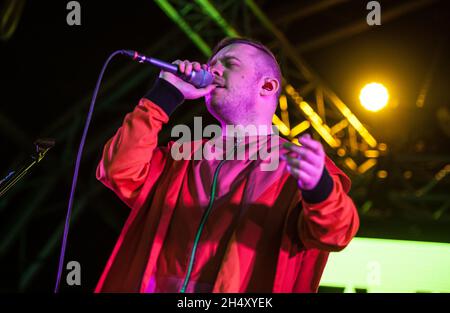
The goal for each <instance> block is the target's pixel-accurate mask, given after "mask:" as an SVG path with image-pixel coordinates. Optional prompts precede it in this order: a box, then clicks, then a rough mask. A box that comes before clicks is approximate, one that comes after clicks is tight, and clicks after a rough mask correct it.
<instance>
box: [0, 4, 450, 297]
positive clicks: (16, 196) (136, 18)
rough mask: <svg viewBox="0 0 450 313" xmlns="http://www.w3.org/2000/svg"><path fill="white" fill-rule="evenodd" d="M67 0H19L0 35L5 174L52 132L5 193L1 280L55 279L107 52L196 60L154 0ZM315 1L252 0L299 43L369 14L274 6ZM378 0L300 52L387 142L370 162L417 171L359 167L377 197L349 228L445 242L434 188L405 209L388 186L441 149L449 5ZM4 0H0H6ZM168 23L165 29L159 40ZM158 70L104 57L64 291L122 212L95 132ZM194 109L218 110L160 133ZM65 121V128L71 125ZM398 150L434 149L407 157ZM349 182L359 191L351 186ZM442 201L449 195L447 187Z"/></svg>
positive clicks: (115, 120)
mask: <svg viewBox="0 0 450 313" xmlns="http://www.w3.org/2000/svg"><path fill="white" fill-rule="evenodd" d="M67 2H68V1H58V2H50V1H39V2H38V1H25V7H24V10H23V12H22V16H21V17H20V20H19V24H18V27H17V29H16V31H15V32H14V34H13V35H12V36H11V38H9V39H8V40H3V41H0V53H1V57H0V86H1V87H0V105H1V111H0V125H1V128H0V130H1V137H0V138H1V141H0V143H1V151H2V153H1V155H0V156H1V159H0V160H1V162H0V177H4V176H5V175H6V174H7V173H8V172H9V171H10V170H13V169H18V168H20V166H21V165H22V164H24V163H26V162H27V161H28V160H29V156H30V155H31V153H32V152H33V150H34V146H33V141H34V140H36V139H37V138H42V137H50V138H54V139H55V140H56V145H55V147H54V148H53V149H51V150H50V151H49V152H48V154H47V156H46V157H45V158H44V160H43V161H42V162H41V163H40V164H39V165H38V166H37V167H35V168H34V169H33V171H32V172H31V173H29V175H27V176H26V177H25V178H24V179H23V180H22V181H21V182H20V183H18V185H17V186H15V187H14V188H13V189H11V190H10V191H9V193H8V194H7V196H5V197H3V198H2V199H1V200H0V227H1V228H0V241H1V246H0V264H1V268H0V291H2V292H5V291H45V292H47V291H48V292H49V291H51V290H53V286H54V282H55V278H56V269H57V262H58V256H59V249H60V240H61V225H62V222H63V220H64V218H65V211H66V208H67V201H68V197H69V192H70V184H71V179H72V175H73V170H74V162H75V157H76V151H77V148H78V144H79V141H80V138H81V133H82V126H83V125H84V120H85V118H86V115H87V112H88V107H89V100H90V97H91V94H92V91H93V89H94V86H95V82H96V80H97V76H98V74H99V72H100V69H101V67H102V65H103V63H104V61H105V60H106V58H107V57H108V55H109V54H110V53H112V52H113V51H115V50H118V49H134V50H138V51H151V52H152V56H155V57H159V58H162V59H166V60H168V61H172V60H174V59H177V58H180V59H192V60H200V61H205V58H204V57H203V56H202V54H201V53H200V52H199V51H198V49H197V48H196V47H195V45H194V44H193V43H191V42H190V41H189V39H188V38H187V37H186V35H185V34H184V33H182V32H181V31H180V30H179V29H178V27H177V26H176V25H175V24H174V23H173V22H172V21H171V20H170V19H169V18H168V17H167V16H166V15H165V14H164V13H163V12H162V11H161V9H160V8H159V7H157V6H156V5H155V4H154V3H153V2H152V1H148V0H147V1H144V0H142V1H141V0H136V1H132V2H125V1H121V2H115V1H104V0H102V1H79V2H80V4H81V16H82V21H81V22H82V24H81V26H68V25H67V23H66V16H67V13H68V10H67V9H66V4H67ZM312 2H313V1H306V0H302V1H257V3H258V4H259V5H260V7H261V8H262V9H263V11H264V12H265V13H266V14H267V15H268V16H269V17H271V19H273V21H274V22H275V23H276V24H277V25H278V26H279V27H280V29H282V31H283V32H284V34H285V35H286V36H287V37H288V38H289V40H291V41H292V42H293V43H295V44H298V45H301V44H302V43H307V42H311V41H313V40H314V39H315V38H318V37H320V36H323V35H324V34H327V33H329V32H332V31H333V30H336V29H339V28H342V27H345V26H346V25H349V24H351V22H354V21H365V18H366V14H367V13H368V11H367V10H366V9H365V4H366V3H367V1H342V4H340V5H337V6H335V7H333V8H330V9H328V10H324V11H322V12H320V13H316V14H315V15H312V16H309V17H304V18H301V19H297V20H293V21H286V20H283V18H284V17H286V16H288V15H289V14H290V13H292V12H293V11H295V10H299V8H302V7H305V6H307V5H310V4H311V3H312ZM379 2H380V3H381V6H382V23H383V24H382V25H381V26H373V27H371V28H370V29H369V30H364V31H361V32H359V33H356V34H354V35H352V36H347V37H345V38H341V39H339V40H336V41H334V42H330V43H328V44H326V45H323V46H318V47H316V48H311V49H309V50H307V51H304V52H303V53H302V56H303V57H304V59H305V60H306V61H307V62H308V64H309V65H310V66H311V67H312V68H313V69H314V70H315V71H316V72H318V74H319V75H320V76H321V77H322V78H323V79H324V80H325V81H326V82H327V83H328V84H329V86H331V88H332V89H333V90H334V91H335V92H336V93H337V94H338V95H339V96H340V97H341V99H343V100H344V101H345V102H346V104H347V105H348V106H349V108H350V109H351V110H352V112H353V113H354V114H355V115H356V116H357V117H358V118H359V119H360V120H361V121H362V122H363V124H364V125H365V126H366V127H368V129H369V131H370V132H371V133H372V134H374V136H375V137H376V138H377V139H378V141H379V142H385V143H387V144H388V146H389V148H390V151H389V154H388V156H386V157H385V158H384V159H382V160H381V161H380V167H379V168H378V169H384V170H387V171H388V172H391V171H392V172H395V171H396V170H399V169H400V168H402V169H404V170H412V171H413V174H414V179H413V180H412V181H411V182H409V183H405V182H399V181H398V180H396V179H394V178H391V176H390V177H389V179H387V180H384V181H378V180H377V178H376V175H375V173H373V174H372V176H370V177H369V178H367V179H366V180H364V179H363V180H361V181H362V182H366V183H361V184H360V185H357V186H355V189H353V190H352V193H353V194H352V195H353V196H354V198H355V202H356V203H357V206H358V208H360V207H361V205H362V204H363V203H364V202H366V201H367V200H368V199H370V200H371V201H372V203H373V209H371V211H370V212H369V213H368V214H367V212H360V214H361V217H362V219H361V221H362V224H361V229H360V232H359V234H358V235H359V236H366V237H377V238H392V239H406V240H422V241H440V242H450V231H449V229H450V228H449V226H450V218H449V216H448V215H449V214H448V205H447V207H445V206H443V207H441V208H443V210H441V211H443V212H441V213H440V215H439V216H438V217H437V218H436V216H437V215H436V214H435V213H436V208H437V207H438V206H441V205H442V201H441V200H442V199H441V198H439V199H437V200H436V202H431V203H428V204H423V203H420V204H417V205H413V204H412V205H411V210H409V208H408V207H401V206H398V205H397V204H396V203H393V202H390V201H389V199H388V197H387V194H388V192H389V191H392V190H395V191H396V192H399V193H401V192H402V191H414V190H417V189H419V188H420V187H421V186H423V185H425V184H427V182H429V181H430V180H432V178H433V176H434V175H435V173H436V171H437V170H439V169H440V168H442V166H443V165H445V164H448V163H449V159H450V158H449V123H448V112H449V95H450V93H449V80H448V76H449V74H450V71H449V69H450V67H449V59H448V55H449V52H450V51H449V42H448V40H447V39H448V29H450V28H449V18H448V17H449V16H448V15H449V13H448V12H450V11H449V10H448V8H447V1H435V2H433V3H430V4H428V5H424V6H423V7H421V8H420V9H417V10H413V11H411V12H407V13H405V14H403V15H401V16H399V17H397V18H394V19H392V20H389V21H388V22H383V14H384V13H383V12H386V11H389V10H390V9H392V8H395V6H396V5H398V4H404V3H406V2H414V1H379ZM0 3H1V4H2V6H4V5H5V3H7V1H3V2H1V1H0ZM2 6H0V7H2ZM0 12H1V11H0ZM251 27H254V29H255V31H254V33H255V34H258V33H259V34H261V35H260V36H255V37H256V38H257V39H260V40H264V39H265V35H264V31H261V30H259V31H258V27H259V28H260V26H259V25H251ZM165 37H166V38H168V39H167V42H165V43H164V44H163V45H161V44H160V46H156V42H160V41H161V38H165ZM433 62H435V68H434V70H433V71H432V72H431V83H430V88H429V90H428V93H427V98H426V102H425V106H424V107H423V108H421V109H419V108H417V106H416V105H415V103H416V100H417V97H418V94H419V90H420V88H421V86H422V85H423V83H424V79H425V76H426V75H427V73H428V72H429V71H430V68H432V65H433ZM123 71H125V72H123ZM156 75H157V71H156V70H155V69H152V68H150V67H146V66H143V65H137V64H133V63H132V62H131V61H129V60H127V59H125V58H124V57H117V58H115V59H114V60H113V61H112V63H111V65H110V66H109V67H108V69H107V72H106V74H105V78H104V84H103V85H102V89H101V92H100V94H99V98H98V101H97V108H96V110H95V111H94V118H93V120H92V124H91V127H90V131H89V135H88V139H87V143H86V148H85V154H84V155H83V162H82V165H81V171H80V176H79V180H78V187H77V193H76V198H75V211H77V210H78V212H79V213H77V214H74V216H73V219H72V223H71V232H70V235H69V242H68V246H67V255H66V261H69V260H76V261H78V262H80V263H81V266H82V281H83V282H82V286H81V287H80V288H78V289H77V288H71V289H70V290H69V288H67V287H66V288H64V289H65V291H73V290H83V291H87V292H89V291H91V290H92V289H93V288H94V286H95V284H96V282H97V280H98V278H99V276H100V274H101V270H102V269H103V267H104V265H105V263H106V260H107V257H108V256H109V254H110V252H111V250H112V248H113V245H114V243H115V240H116V239H117V235H118V233H119V231H120V229H121V227H122V225H123V222H124V220H125V218H126V216H127V213H128V209H127V208H126V207H125V206H124V205H123V204H121V203H120V201H119V199H118V198H116V197H115V196H114V194H113V193H112V192H110V191H109V190H107V189H106V188H104V187H103V186H102V185H101V184H100V183H98V182H97V181H96V180H95V175H94V174H95V167H96V164H97V162H98V160H99V158H100V155H101V150H102V147H103V144H104V143H105V142H106V140H107V139H108V138H109V137H111V136H112V135H113V133H114V131H115V130H116V129H117V128H118V127H119V126H120V124H121V122H122V119H123V116H124V115H125V113H127V112H129V111H131V110H132V109H133V107H134V105H136V104H137V101H138V100H139V98H140V97H141V96H142V95H144V94H145V92H146V91H147V90H148V88H149V87H150V86H151V84H152V81H153V79H154V78H155V77H156ZM371 81H382V82H384V83H385V84H386V85H387V87H388V89H389V90H390V92H391V101H392V103H393V105H391V106H389V107H388V108H386V109H385V110H383V111H381V112H379V113H371V112H368V111H366V110H364V109H363V108H362V107H361V106H360V104H359V102H358V93H359V90H360V89H361V87H362V86H363V85H364V84H365V83H368V82H371ZM125 87H126V88H125ZM123 88H125V89H123ZM439 112H440V113H439ZM194 114H196V115H201V116H204V117H205V118H206V122H208V123H209V122H214V119H213V118H212V117H211V116H209V114H208V113H207V112H205V110H204V108H203V107H202V104H201V103H200V102H194V103H185V106H184V107H182V108H181V109H177V111H176V112H175V113H174V116H173V117H172V119H171V122H170V123H169V125H168V126H167V127H166V128H165V130H164V131H163V132H162V133H161V138H160V141H161V143H164V142H165V141H167V140H168V139H169V132H168V130H170V126H171V125H173V124H176V123H180V122H184V123H191V121H192V118H193V115H194ZM438 114H441V115H442V116H444V121H445V116H446V115H445V114H447V123H445V122H442V119H439V118H438ZM71 130H72V131H73V132H72V135H68V132H70V131H71ZM397 156H402V157H403V156H411V157H418V158H419V159H420V160H422V159H426V160H431V161H429V162H425V161H423V162H421V161H418V162H417V163H414V162H410V163H408V162H406V161H404V160H405V159H403V158H400V157H397ZM399 160H403V161H399ZM338 163H339V162H338ZM344 170H345V169H344ZM349 174H350V173H349ZM352 178H353V177H352ZM448 186H449V184H448V177H445V178H444V179H443V180H442V181H441V182H439V184H438V185H437V186H436V187H434V189H433V191H437V192H438V193H439V194H440V195H442V194H444V195H445V194H448ZM358 190H359V191H361V192H359V193H358V194H362V195H363V196H362V197H358V196H357V194H356V191H358ZM443 201H444V203H449V199H448V198H444V199H443ZM63 285H64V284H63ZM66 289H67V290H66Z"/></svg>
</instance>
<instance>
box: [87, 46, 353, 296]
mask: <svg viewBox="0 0 450 313" xmlns="http://www.w3.org/2000/svg"><path fill="white" fill-rule="evenodd" d="M173 64H175V65H177V66H178V70H179V72H180V73H183V74H185V75H186V76H190V74H191V73H192V71H199V70H201V69H204V70H207V71H208V72H210V73H212V74H213V76H214V81H213V83H212V84H210V85H207V86H206V87H202V88H196V87H195V86H193V85H192V84H190V83H188V82H186V81H185V80H183V79H180V78H179V77H178V76H177V75H174V74H173V73H169V72H166V71H161V73H160V76H159V78H158V79H157V80H156V82H155V84H154V86H153V87H152V88H151V90H150V91H149V92H148V93H147V94H146V95H145V96H144V97H143V98H142V99H141V100H140V101H139V103H138V104H137V106H136V107H135V109H134V110H133V111H132V112H131V113H129V114H127V115H126V116H125V119H124V121H123V124H122V126H121V127H120V128H119V129H118V131H117V132H116V134H115V135H114V136H113V137H112V138H111V139H110V140H109V141H108V142H107V143H106V145H105V147H104V150H103V155H102V159H101V160H100V163H99V165H98V167H97V173H96V176H97V179H98V180H100V181H101V182H102V183H103V184H104V185H105V186H107V187H108V188H110V189H111V190H113V191H114V192H115V193H116V194H117V196H118V197H119V198H120V199H121V200H122V201H123V202H125V203H126V204H127V205H128V206H129V208H130V209H131V210H130V215H129V217H128V219H127V221H126V223H125V225H124V227H123V230H122V232H121V234H120V237H119V239H118V241H117V243H116V245H115V247H114V250H113V252H112V254H111V256H110V258H109V260H108V262H107V264H106V267H105V269H104V271H103V273H102V275H101V277H100V280H99V282H98V284H97V287H96V290H95V291H96V292H142V293H150V292H239V293H240V292H317V290H318V286H319V282H320V278H321V275H322V273H323V270H324V268H325V265H326V262H327V258H328V255H329V252H330V251H340V250H342V249H344V248H345V247H346V246H347V245H348V244H349V242H350V241H351V239H352V238H353V237H354V236H355V234H356V232H357V230H358V227H359V218H358V214H357V210H356V208H355V205H354V203H353V201H352V200H351V198H350V197H349V196H348V194H347V193H348V191H349V189H350V185H351V182H350V179H349V178H348V177H347V176H346V175H345V174H344V173H343V172H342V171H341V170H340V169H339V168H338V167H337V166H336V165H335V164H334V163H333V161H332V160H331V159H329V158H328V157H327V156H326V155H325V153H324V149H323V147H322V145H321V143H320V142H318V141H316V140H313V139H312V138H311V137H310V136H309V135H303V136H301V137H300V138H299V142H300V143H301V146H297V145H294V144H292V143H290V142H288V141H287V140H285V139H283V138H281V137H276V138H277V139H278V140H279V141H277V142H278V145H276V146H274V147H272V149H271V153H272V155H271V156H272V157H274V156H276V157H279V159H280V162H279V163H278V166H277V168H276V169H275V170H273V171H262V170H261V169H260V167H259V166H258V165H259V164H261V162H263V161H262V160H260V159H257V160H251V159H249V158H247V159H244V160H217V159H205V158H203V159H201V160H195V159H193V158H192V159H188V160H185V159H182V160H175V159H174V158H173V157H172V154H171V149H172V147H173V142H169V144H168V145H167V146H158V139H157V138H158V132H159V131H160V130H161V128H162V127H163V125H164V124H166V123H167V122H168V120H169V118H170V116H171V113H172V112H173V111H174V110H175V108H177V107H178V106H181V105H182V103H183V102H184V101H185V100H190V99H197V98H201V97H204V98H205V104H206V107H207V109H208V110H209V112H211V114H212V115H213V116H214V117H215V118H216V119H217V120H218V121H219V123H220V125H221V128H222V129H223V130H225V128H226V126H227V125H243V126H249V125H254V126H265V127H266V129H272V128H271V126H272V117H273V114H274V112H275V109H276V107H277V103H278V97H279V95H280V92H281V72H280V68H279V65H278V63H277V60H276V59H275V57H274V56H273V54H272V53H271V51H270V50H269V49H268V48H266V47H265V46H264V45H262V44H261V43H259V42H257V41H254V40H251V39H246V38H226V39H224V40H222V41H221V42H220V43H219V44H218V45H217V46H216V47H215V49H214V50H213V53H212V55H211V57H210V59H209V60H208V62H207V64H203V65H201V64H199V63H197V62H190V61H175V62H174V63H173ZM185 105H188V103H186V104H185ZM261 136H262V137H264V138H265V140H266V142H268V140H269V139H270V138H274V136H278V135H277V134H275V133H274V132H268V133H265V134H258V136H255V134H250V135H246V134H245V135H244V136H241V135H240V134H238V135H236V136H230V135H229V134H228V133H227V132H223V133H222V137H221V139H220V140H223V142H228V141H232V142H233V143H234V147H235V148H239V147H244V148H248V150H249V153H252V149H258V148H257V147H256V148H255V145H252V143H254V140H255V137H259V139H260V137H261ZM204 143H205V140H200V141H194V142H191V143H190V144H192V147H193V150H195V149H201V148H202V147H203V145H204ZM253 152H254V151H253ZM219 153H222V151H219ZM223 153H228V151H223Z"/></svg>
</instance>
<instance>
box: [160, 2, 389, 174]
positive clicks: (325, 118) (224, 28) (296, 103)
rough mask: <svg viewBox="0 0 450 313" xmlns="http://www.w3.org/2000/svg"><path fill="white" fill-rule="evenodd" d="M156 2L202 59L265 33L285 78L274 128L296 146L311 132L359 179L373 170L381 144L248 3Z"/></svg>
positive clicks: (253, 5) (272, 24) (256, 9)
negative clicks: (229, 39)
mask: <svg viewBox="0 0 450 313" xmlns="http://www.w3.org/2000/svg"><path fill="white" fill-rule="evenodd" d="M155 2H156V3H157V4H158V5H159V6H160V8H161V9H162V10H163V11H164V12H165V13H166V14H167V15H168V16H169V17H170V18H171V19H172V20H173V21H174V22H175V23H176V24H177V25H178V26H179V27H180V28H181V29H182V30H183V31H184V32H185V34H186V35H187V36H188V37H189V38H190V39H192V41H193V42H194V43H195V44H196V45H197V47H198V48H199V49H200V50H201V51H202V52H203V54H204V55H205V56H209V54H210V52H211V47H212V45H214V44H215V43H217V42H218V41H219V40H220V39H221V38H223V37H225V36H246V37H251V36H252V34H253V30H254V29H255V28H257V29H258V28H260V26H262V27H263V28H264V29H265V30H266V32H265V34H266V35H265V38H263V39H264V40H265V43H266V44H267V45H268V46H269V47H271V49H272V51H273V52H274V53H275V54H276V56H277V58H278V59H279V60H280V63H281V67H282V72H283V75H284V77H283V80H284V81H283V89H284V93H283V94H282V95H281V97H280V106H279V109H278V110H277V114H276V115H275V116H274V117H273V123H274V124H275V126H277V127H278V128H279V130H280V132H281V134H282V135H284V136H285V137H287V138H289V139H290V140H291V141H292V142H294V143H298V141H297V138H296V137H297V136H298V135H299V134H301V133H302V132H304V131H306V130H307V129H309V128H311V127H312V128H313V129H314V130H315V131H316V132H317V134H318V135H319V136H320V138H322V139H323V141H324V142H325V143H326V144H327V145H328V146H329V148H331V149H330V150H331V151H334V153H335V155H336V156H338V157H339V158H342V163H343V164H344V165H345V166H346V167H347V168H348V169H349V170H351V171H353V172H354V173H359V174H363V173H365V172H367V171H368V170H369V169H370V168H372V167H374V166H375V165H376V163H377V159H378V157H379V156H380V155H382V154H383V153H385V152H386V150H387V146H386V144H379V143H378V142H377V140H376V139H375V138H374V136H373V135H371V134H370V132H369V131H368V130H367V129H366V127H365V126H364V125H363V124H362V123H361V122H360V120H359V119H358V118H357V117H356V116H355V115H354V114H353V113H352V112H351V110H350V109H349V108H348V106H347V105H346V104H345V103H344V102H343V101H342V100H341V99H340V98H339V97H338V96H337V95H336V93H335V92H333V91H332V90H331V88H329V87H328V86H327V84H326V83H325V82H324V80H323V79H322V78H321V77H319V75H318V74H317V73H315V72H314V70H313V69H312V68H311V67H310V66H308V64H307V63H306V62H305V60H303V59H302V58H301V56H300V55H299V54H298V52H297V51H296V48H295V46H294V45H292V44H291V43H290V42H289V40H288V39H287V38H286V37H285V36H284V34H283V33H282V32H281V31H280V30H279V29H278V28H277V27H276V26H275V25H274V23H272V21H270V19H269V18H268V17H267V16H266V14H265V13H264V12H263V11H262V10H261V9H260V8H259V7H258V5H257V4H256V3H255V2H254V1H253V0H246V1H238V0H229V1H208V0H195V1H179V0H172V1H168V0H155ZM254 25H258V27H255V26H254ZM258 39H259V38H258Z"/></svg>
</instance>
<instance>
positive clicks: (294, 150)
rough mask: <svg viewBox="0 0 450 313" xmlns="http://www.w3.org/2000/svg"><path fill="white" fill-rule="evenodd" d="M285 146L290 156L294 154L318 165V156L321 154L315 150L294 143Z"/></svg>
mask: <svg viewBox="0 0 450 313" xmlns="http://www.w3.org/2000/svg"><path fill="white" fill-rule="evenodd" d="M285 147H286V149H287V150H288V151H289V155H290V156H294V157H295V158H298V159H300V160H302V161H305V162H308V163H309V164H311V165H315V166H318V165H320V158H321V157H322V156H321V155H320V154H318V153H317V152H316V151H314V150H311V149H310V148H308V147H305V146H302V147H298V146H297V145H295V144H291V145H286V146H285Z"/></svg>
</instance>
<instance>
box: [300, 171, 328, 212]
mask: <svg viewBox="0 0 450 313" xmlns="http://www.w3.org/2000/svg"><path fill="white" fill-rule="evenodd" d="M333 187H334V183H333V179H332V178H331V176H330V173H328V170H327V169H326V168H325V167H324V168H323V172H322V176H321V177H320V180H319V182H318V183H317V186H316V187H314V189H311V190H302V195H303V200H305V201H306V202H308V203H312V204H314V203H319V202H322V201H324V200H325V199H326V198H328V196H329V195H330V193H331V192H332V191H333Z"/></svg>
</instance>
